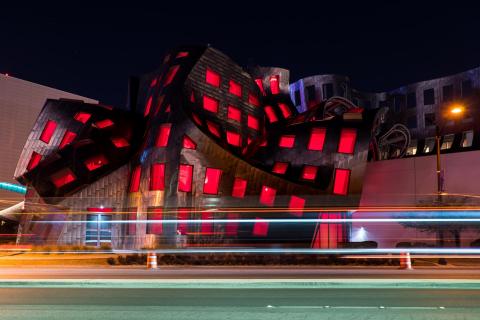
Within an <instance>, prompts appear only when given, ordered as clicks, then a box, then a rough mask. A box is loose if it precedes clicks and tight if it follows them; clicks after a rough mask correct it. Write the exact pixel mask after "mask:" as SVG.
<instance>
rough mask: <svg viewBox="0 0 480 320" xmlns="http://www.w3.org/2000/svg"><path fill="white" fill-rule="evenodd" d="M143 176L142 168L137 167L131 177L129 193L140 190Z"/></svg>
mask: <svg viewBox="0 0 480 320" xmlns="http://www.w3.org/2000/svg"><path fill="white" fill-rule="evenodd" d="M141 175H142V167H140V166H136V167H135V168H134V169H133V171H132V175H131V176H130V187H129V189H128V192H138V190H139V189H140V176H141Z"/></svg>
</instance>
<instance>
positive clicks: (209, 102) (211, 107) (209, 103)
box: [203, 96, 219, 113]
mask: <svg viewBox="0 0 480 320" xmlns="http://www.w3.org/2000/svg"><path fill="white" fill-rule="evenodd" d="M218 104H219V102H218V100H217V99H215V98H212V97H209V96H203V109H205V110H207V111H210V112H213V113H217V112H218Z"/></svg>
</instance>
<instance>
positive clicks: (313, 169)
mask: <svg viewBox="0 0 480 320" xmlns="http://www.w3.org/2000/svg"><path fill="white" fill-rule="evenodd" d="M317 171H318V167H317V166H304V167H303V171H302V179H304V180H315V178H316V177H317Z"/></svg>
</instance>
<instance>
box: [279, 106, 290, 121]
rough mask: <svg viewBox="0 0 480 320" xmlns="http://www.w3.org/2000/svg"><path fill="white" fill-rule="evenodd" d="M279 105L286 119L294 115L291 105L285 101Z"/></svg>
mask: <svg viewBox="0 0 480 320" xmlns="http://www.w3.org/2000/svg"><path fill="white" fill-rule="evenodd" d="M278 106H279V107H280V111H281V112H282V115H283V117H284V118H285V119H287V118H290V116H291V115H292V110H290V108H289V106H288V105H286V104H285V103H279V104H278Z"/></svg>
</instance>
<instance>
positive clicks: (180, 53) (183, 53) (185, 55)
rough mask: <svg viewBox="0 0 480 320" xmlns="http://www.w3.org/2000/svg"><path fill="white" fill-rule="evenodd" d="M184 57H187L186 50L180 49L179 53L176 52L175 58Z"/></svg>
mask: <svg viewBox="0 0 480 320" xmlns="http://www.w3.org/2000/svg"><path fill="white" fill-rule="evenodd" d="M185 57H188V52H186V51H180V52H179V53H177V56H176V58H185Z"/></svg>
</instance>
